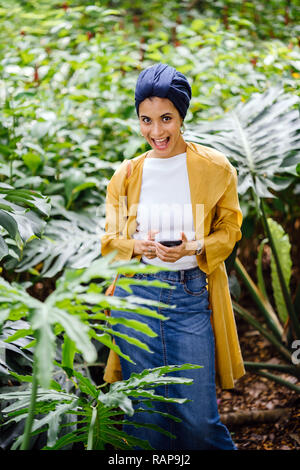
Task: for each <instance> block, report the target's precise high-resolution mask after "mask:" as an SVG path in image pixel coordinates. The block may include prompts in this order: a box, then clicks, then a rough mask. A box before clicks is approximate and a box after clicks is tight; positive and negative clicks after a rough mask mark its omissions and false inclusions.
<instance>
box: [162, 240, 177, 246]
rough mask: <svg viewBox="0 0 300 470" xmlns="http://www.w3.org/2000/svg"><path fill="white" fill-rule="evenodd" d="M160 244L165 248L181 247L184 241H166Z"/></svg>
mask: <svg viewBox="0 0 300 470" xmlns="http://www.w3.org/2000/svg"><path fill="white" fill-rule="evenodd" d="M159 243H160V244H161V245H164V246H177V245H181V243H182V240H166V241H161V242H159Z"/></svg>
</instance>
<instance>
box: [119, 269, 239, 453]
mask: <svg viewBox="0 0 300 470" xmlns="http://www.w3.org/2000/svg"><path fill="white" fill-rule="evenodd" d="M134 278H135V279H147V280H149V281H154V280H156V279H158V280H161V281H164V282H166V283H168V284H169V285H170V288H166V287H154V286H145V285H131V288H132V291H133V294H131V295H135V296H138V297H141V298H143V299H147V300H155V301H158V302H162V303H164V304H168V305H170V306H174V305H175V308H174V307H173V308H169V307H164V308H158V307H153V306H152V307H150V308H154V309H155V310H156V311H157V312H158V313H161V314H163V315H164V316H166V317H169V319H168V320H160V319H157V318H152V317H147V316H144V315H143V317H142V318H139V315H138V314H136V313H132V312H124V311H117V310H112V311H111V316H113V317H123V318H124V317H125V318H127V319H135V320H136V319H139V320H141V321H143V322H145V323H147V324H148V325H149V327H150V328H151V329H152V330H153V331H154V332H155V333H156V334H157V336H156V337H149V336H147V335H145V334H143V333H140V332H136V331H135V332H134V337H136V338H138V339H139V340H141V341H143V342H144V343H146V344H148V346H149V349H150V350H151V353H150V352H149V351H146V350H143V349H140V348H137V347H136V346H134V345H132V344H129V343H128V342H126V341H125V340H123V339H122V338H119V337H117V336H116V337H115V340H116V343H117V345H118V346H119V347H120V348H121V351H122V352H123V353H125V354H127V355H129V356H130V357H131V358H132V359H133V360H134V362H135V364H132V363H130V362H128V361H126V359H123V358H122V357H120V361H121V368H122V374H123V379H124V380H126V379H128V378H129V377H130V375H131V374H132V373H133V372H142V371H143V370H144V369H150V368H154V367H160V366H164V365H181V364H185V363H190V364H197V365H200V366H202V367H201V368H199V369H192V370H183V371H177V372H174V373H172V375H176V376H182V377H188V378H192V379H193V384H192V385H185V384H170V385H165V386H160V387H156V388H155V392H156V393H157V394H160V395H164V396H166V397H176V398H188V399H189V400H190V401H189V402H186V403H183V404H177V403H176V404H174V403H161V402H159V401H153V408H152V409H155V410H157V411H160V412H161V413H147V412H146V411H145V412H139V413H135V414H134V416H133V417H132V418H128V419H129V420H132V421H135V422H139V423H141V424H142V423H150V424H155V425H157V426H160V427H162V428H164V429H166V430H167V431H169V432H170V433H172V434H174V435H175V436H176V439H171V438H170V437H168V436H165V435H163V434H161V433H159V432H157V431H155V430H152V429H146V428H142V427H134V425H129V424H127V425H126V426H124V430H125V431H126V432H127V433H128V434H130V435H133V436H136V437H138V438H140V439H145V440H148V441H149V443H150V444H151V446H152V447H153V448H154V449H155V450H212V449H220V450H225V449H228V450H234V449H236V447H235V445H234V443H233V441H232V439H231V436H230V433H229V432H228V429H227V428H226V427H225V426H224V425H223V424H222V423H221V421H220V417H219V413H218V407H217V397H216V385H215V355H214V336H213V331H212V325H211V320H210V317H211V310H210V309H209V301H208V300H209V299H208V291H207V279H206V275H205V273H204V272H202V271H201V270H200V269H199V268H198V267H196V268H193V269H187V270H180V271H160V272H158V273H155V274H140V273H138V274H136V275H135V276H134ZM174 287H175V289H174ZM114 295H115V296H118V297H126V296H128V295H129V294H128V293H127V292H126V291H124V290H123V289H122V288H120V287H119V286H117V287H116V289H115V294H114ZM148 308H149V306H148ZM113 328H114V330H115V331H118V332H121V333H125V334H133V332H132V330H131V331H130V329H129V328H128V327H125V326H124V325H121V324H118V325H114V327H113ZM164 412H165V413H169V414H172V415H175V416H177V417H179V418H180V419H181V422H175V421H174V420H172V419H170V418H166V417H165V416H163V413H164ZM126 418H127V417H126Z"/></svg>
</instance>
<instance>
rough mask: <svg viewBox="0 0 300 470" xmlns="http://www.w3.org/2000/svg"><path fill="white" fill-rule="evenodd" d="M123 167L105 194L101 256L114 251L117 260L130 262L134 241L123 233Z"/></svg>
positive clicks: (124, 199)
mask: <svg viewBox="0 0 300 470" xmlns="http://www.w3.org/2000/svg"><path fill="white" fill-rule="evenodd" d="M124 169H125V166H124V165H121V166H120V167H119V169H118V170H117V171H116V173H115V174H114V175H113V177H112V178H111V180H110V182H109V184H108V186H107V192H106V203H105V214H106V218H105V234H104V235H103V236H102V237H101V254H102V256H105V255H107V254H108V253H111V252H112V251H116V257H115V259H117V260H125V261H127V260H130V259H131V258H132V255H133V248H134V239H128V238H127V236H126V233H123V231H124V232H125V230H124V229H125V226H126V221H127V205H126V197H125V196H124V194H125V191H124V181H125V172H124Z"/></svg>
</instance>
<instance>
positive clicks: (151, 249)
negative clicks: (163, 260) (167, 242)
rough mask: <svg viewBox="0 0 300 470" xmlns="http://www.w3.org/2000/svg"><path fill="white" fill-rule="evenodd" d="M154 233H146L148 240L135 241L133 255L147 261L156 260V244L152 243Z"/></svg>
mask: <svg viewBox="0 0 300 470" xmlns="http://www.w3.org/2000/svg"><path fill="white" fill-rule="evenodd" d="M155 233H157V232H154V231H150V232H149V233H148V240H135V241H134V248H133V254H134V255H144V256H146V258H149V259H153V258H156V256H157V255H156V243H155V241H154V236H155Z"/></svg>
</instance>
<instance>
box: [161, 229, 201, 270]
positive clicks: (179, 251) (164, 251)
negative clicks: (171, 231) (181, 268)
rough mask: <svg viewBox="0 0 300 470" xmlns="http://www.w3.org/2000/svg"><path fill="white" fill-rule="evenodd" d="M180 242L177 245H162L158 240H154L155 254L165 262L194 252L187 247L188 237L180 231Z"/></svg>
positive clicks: (172, 261) (170, 261)
mask: <svg viewBox="0 0 300 470" xmlns="http://www.w3.org/2000/svg"><path fill="white" fill-rule="evenodd" d="M181 239H182V243H181V244H180V245H177V246H170V247H168V246H164V245H162V244H161V243H159V242H156V256H157V257H158V258H160V259H161V260H162V261H165V262H167V263H174V262H175V261H177V260H179V259H180V258H182V257H183V256H188V255H192V254H194V251H193V250H190V249H188V246H187V244H188V243H189V242H188V239H187V238H186V236H185V234H184V233H183V232H181Z"/></svg>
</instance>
